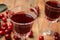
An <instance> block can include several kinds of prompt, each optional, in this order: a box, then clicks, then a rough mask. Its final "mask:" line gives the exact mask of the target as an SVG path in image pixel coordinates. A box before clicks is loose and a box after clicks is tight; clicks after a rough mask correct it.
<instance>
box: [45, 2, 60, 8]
mask: <svg viewBox="0 0 60 40" xmlns="http://www.w3.org/2000/svg"><path fill="white" fill-rule="evenodd" d="M45 5H47V6H48V7H50V8H52V9H60V8H55V7H52V6H50V5H48V4H47V3H45Z"/></svg>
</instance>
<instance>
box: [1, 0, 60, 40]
mask: <svg viewBox="0 0 60 40" xmlns="http://www.w3.org/2000/svg"><path fill="white" fill-rule="evenodd" d="M37 1H38V5H39V7H40V17H39V18H38V21H39V25H38V21H37V19H36V20H35V23H34V26H33V28H32V30H33V33H34V38H27V39H28V40H38V38H39V35H43V32H44V31H45V30H46V29H47V25H48V22H47V20H46V18H45V14H44V2H43V0H37ZM13 2H14V0H12V1H11V3H12V4H11V6H13ZM1 3H6V4H8V2H5V1H4V0H0V4H1ZM9 7H10V6H9ZM38 26H40V27H39V30H40V34H39V32H38ZM50 29H51V30H52V31H54V32H58V33H59V34H60V22H58V23H53V24H51V27H50ZM12 36H13V33H12ZM44 39H45V40H54V38H53V36H48V35H45V36H44ZM0 40H5V38H4V37H3V38H1V39H0ZM13 40H14V39H13Z"/></svg>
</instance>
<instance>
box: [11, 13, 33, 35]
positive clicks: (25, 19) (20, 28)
mask: <svg viewBox="0 0 60 40" xmlns="http://www.w3.org/2000/svg"><path fill="white" fill-rule="evenodd" d="M11 20H13V21H14V22H16V23H23V24H24V23H30V22H32V21H34V18H33V17H32V16H31V15H28V14H24V13H21V12H18V13H16V14H15V15H13V16H12V17H11ZM32 25H33V23H32V24H28V25H18V24H15V26H14V31H15V32H17V33H19V34H26V33H28V32H29V31H30V30H31V28H32Z"/></svg>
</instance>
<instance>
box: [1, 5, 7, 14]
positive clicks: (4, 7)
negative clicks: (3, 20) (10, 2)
mask: <svg viewBox="0 0 60 40" xmlns="http://www.w3.org/2000/svg"><path fill="white" fill-rule="evenodd" d="M5 10H7V6H6V5H5V4H0V13H1V12H4V11H5Z"/></svg>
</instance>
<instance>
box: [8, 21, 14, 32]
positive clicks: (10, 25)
mask: <svg viewBox="0 0 60 40" xmlns="http://www.w3.org/2000/svg"><path fill="white" fill-rule="evenodd" d="M12 29H13V24H12V23H11V22H10V23H9V26H8V30H10V31H12Z"/></svg>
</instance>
